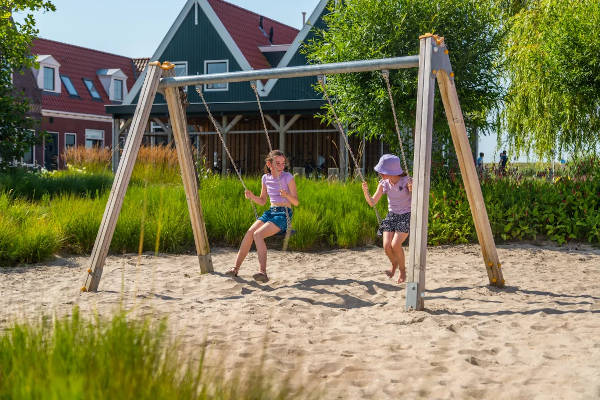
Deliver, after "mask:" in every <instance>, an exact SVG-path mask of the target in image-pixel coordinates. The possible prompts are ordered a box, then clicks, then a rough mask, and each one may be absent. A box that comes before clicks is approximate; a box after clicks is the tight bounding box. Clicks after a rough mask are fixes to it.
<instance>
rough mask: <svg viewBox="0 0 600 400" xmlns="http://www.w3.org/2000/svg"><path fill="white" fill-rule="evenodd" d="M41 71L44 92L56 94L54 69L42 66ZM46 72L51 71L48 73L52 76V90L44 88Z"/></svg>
mask: <svg viewBox="0 0 600 400" xmlns="http://www.w3.org/2000/svg"><path fill="white" fill-rule="evenodd" d="M41 70H42V75H43V76H42V81H43V82H44V88H43V89H44V90H45V91H46V92H56V68H55V67H50V66H48V65H44V66H42V67H41ZM46 70H52V72H51V73H50V75H52V86H53V88H52V89H48V88H46ZM59 79H60V78H59Z"/></svg>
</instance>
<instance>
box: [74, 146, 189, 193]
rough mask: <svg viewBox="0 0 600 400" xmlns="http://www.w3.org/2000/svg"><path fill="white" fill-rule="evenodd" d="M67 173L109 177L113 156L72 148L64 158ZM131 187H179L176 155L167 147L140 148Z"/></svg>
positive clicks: (171, 148)
mask: <svg viewBox="0 0 600 400" xmlns="http://www.w3.org/2000/svg"><path fill="white" fill-rule="evenodd" d="M63 159H64V161H65V163H66V164H67V165H68V167H69V169H71V170H75V171H85V172H88V173H109V172H110V171H111V170H112V154H111V151H110V150H109V149H105V148H99V147H93V148H85V147H82V146H79V147H71V148H69V149H67V150H66V151H65V154H64V156H63ZM131 180H132V182H133V183H142V182H152V183H175V184H179V183H181V174H180V172H179V162H178V159H177V151H176V150H175V148H173V147H170V146H153V147H149V146H142V147H140V150H139V152H138V155H137V158H136V161H135V165H134V168H133V172H132V175H131Z"/></svg>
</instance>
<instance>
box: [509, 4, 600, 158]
mask: <svg viewBox="0 0 600 400" xmlns="http://www.w3.org/2000/svg"><path fill="white" fill-rule="evenodd" d="M599 28H600V2H599V1H598V0H578V1H573V0H538V1H535V2H531V3H529V4H528V6H527V7H526V8H524V9H523V10H521V11H520V12H519V13H517V14H516V15H515V16H513V17H512V19H511V21H510V33H509V35H508V36H507V41H506V51H505V54H506V70H507V72H508V75H507V78H508V85H509V86H508V93H507V98H506V108H505V111H504V117H505V118H504V120H505V122H506V135H507V137H508V142H509V145H510V146H511V148H512V149H513V150H515V151H516V152H517V153H526V154H529V153H533V154H535V155H537V156H538V157H542V158H546V157H549V156H551V155H552V154H553V153H554V152H555V151H556V152H562V151H569V152H573V153H589V152H594V151H595V150H596V146H597V143H598V139H599V138H600V136H599V135H600V36H599V35H598V33H599V31H598V30H599Z"/></svg>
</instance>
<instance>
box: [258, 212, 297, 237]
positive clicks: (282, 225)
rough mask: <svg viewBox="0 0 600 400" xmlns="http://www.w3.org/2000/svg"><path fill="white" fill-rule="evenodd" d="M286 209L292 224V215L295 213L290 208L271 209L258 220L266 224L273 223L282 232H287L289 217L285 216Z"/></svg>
mask: <svg viewBox="0 0 600 400" xmlns="http://www.w3.org/2000/svg"><path fill="white" fill-rule="evenodd" d="M286 208H287V213H288V215H289V217H290V222H292V215H293V214H294V212H293V211H292V209H291V208H288V207H271V208H269V209H268V210H267V211H265V212H264V213H263V215H261V216H260V217H258V220H259V221H262V222H264V223H265V224H266V223H267V222H271V223H273V224H275V225H277V227H278V228H279V229H280V230H281V232H285V231H286V230H287V217H286V215H285V210H286Z"/></svg>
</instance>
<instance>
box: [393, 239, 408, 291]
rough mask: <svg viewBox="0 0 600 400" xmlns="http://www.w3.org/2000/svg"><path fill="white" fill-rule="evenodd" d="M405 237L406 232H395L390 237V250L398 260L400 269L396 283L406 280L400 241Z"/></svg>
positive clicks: (402, 241)
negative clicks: (391, 237)
mask: <svg viewBox="0 0 600 400" xmlns="http://www.w3.org/2000/svg"><path fill="white" fill-rule="evenodd" d="M407 237H408V233H405V232H395V233H394V237H393V239H392V251H393V252H394V256H395V258H396V260H397V262H398V268H399V269H400V277H399V278H398V283H402V282H404V281H405V280H406V266H405V257H404V249H403V248H402V243H404V241H405V240H406V238H407Z"/></svg>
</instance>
